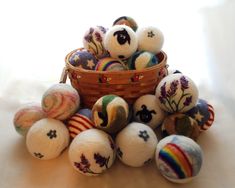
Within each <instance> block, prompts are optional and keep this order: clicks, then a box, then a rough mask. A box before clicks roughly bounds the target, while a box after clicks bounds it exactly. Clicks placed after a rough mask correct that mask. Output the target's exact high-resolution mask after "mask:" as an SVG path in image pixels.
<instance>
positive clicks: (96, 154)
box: [68, 129, 116, 176]
mask: <svg viewBox="0 0 235 188" xmlns="http://www.w3.org/2000/svg"><path fill="white" fill-rule="evenodd" d="M68 153H69V160H70V163H71V165H72V166H73V167H74V169H75V170H76V171H78V172H79V173H81V174H83V175H86V176H97V175H99V174H102V173H104V172H105V171H106V170H107V169H109V168H110V167H111V165H112V164H113V162H114V160H115V158H116V149H115V145H114V142H113V140H112V138H111V136H109V135H108V134H107V133H105V132H103V131H101V130H98V129H89V130H86V131H83V132H82V133H80V134H79V135H78V136H76V137H75V138H74V139H73V141H72V143H71V145H70V147H69V152H68Z"/></svg>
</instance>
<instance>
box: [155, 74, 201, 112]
mask: <svg viewBox="0 0 235 188" xmlns="http://www.w3.org/2000/svg"><path fill="white" fill-rule="evenodd" d="M155 95H156V97H157V99H158V103H159V105H160V107H161V108H162V109H163V110H165V111H167V112H170V113H175V112H187V111H188V110H190V109H191V108H193V107H194V106H195V105H196V103H197V100H198V89H197V87H196V85H195V83H194V82H193V81H192V80H191V79H190V78H189V77H187V76H185V75H183V74H180V73H178V74H171V75H168V76H166V77H165V78H163V79H162V80H161V81H160V83H159V84H158V86H157V88H156V93H155Z"/></svg>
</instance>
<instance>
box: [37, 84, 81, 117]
mask: <svg viewBox="0 0 235 188" xmlns="http://www.w3.org/2000/svg"><path fill="white" fill-rule="evenodd" d="M41 103H42V109H43V111H44V112H45V113H46V114H47V116H48V117H50V118H54V119H58V120H66V119H67V118H69V117H70V116H72V115H73V114H74V113H75V112H76V111H77V110H78V108H79V106H80V97H79V94H78V92H77V91H76V90H75V89H74V88H73V87H72V86H70V85H68V84H55V85H53V86H51V87H50V88H49V89H48V90H47V91H46V92H45V93H44V95H43V97H42V102H41Z"/></svg>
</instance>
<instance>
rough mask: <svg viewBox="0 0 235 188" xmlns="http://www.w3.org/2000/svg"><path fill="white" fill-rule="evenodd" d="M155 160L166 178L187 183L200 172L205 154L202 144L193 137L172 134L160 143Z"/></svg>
mask: <svg viewBox="0 0 235 188" xmlns="http://www.w3.org/2000/svg"><path fill="white" fill-rule="evenodd" d="M155 160H156V163H157V167H158V169H159V170H160V173H161V174H162V175H163V176H164V177H165V178H166V179H168V180H169V181H171V182H174V183H187V182H189V181H190V180H192V179H193V178H195V177H196V176H197V175H198V173H199V172H200V169H201V166H202V161H203V156H202V150H201V148H200V146H199V145H198V144H197V143H196V142H195V141H193V140H192V139H190V138H188V137H185V136H179V135H171V136H168V137H166V138H164V139H162V140H161V141H160V142H159V143H158V145H157V150H156V154H155Z"/></svg>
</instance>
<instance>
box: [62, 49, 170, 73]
mask: <svg viewBox="0 0 235 188" xmlns="http://www.w3.org/2000/svg"><path fill="white" fill-rule="evenodd" d="M80 49H83V48H77V49H75V50H73V51H71V52H69V53H68V54H67V55H66V56H65V63H66V68H67V69H72V70H73V71H79V72H84V73H89V74H107V73H111V74H120V73H126V74H128V73H129V74H130V73H131V74H135V73H144V72H148V71H151V70H154V69H158V68H161V67H165V66H166V63H167V54H166V53H165V52H164V51H162V50H161V51H160V52H159V53H158V54H160V53H161V54H162V55H163V59H162V61H161V62H159V63H158V64H157V65H154V66H152V67H148V68H145V69H142V70H125V71H118V70H117V71H95V70H87V69H82V68H79V67H74V66H73V65H71V64H70V63H69V58H70V56H71V55H72V54H73V53H74V52H76V51H77V50H80Z"/></svg>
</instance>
